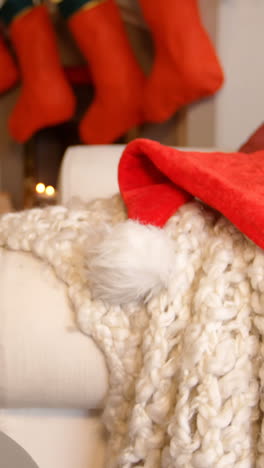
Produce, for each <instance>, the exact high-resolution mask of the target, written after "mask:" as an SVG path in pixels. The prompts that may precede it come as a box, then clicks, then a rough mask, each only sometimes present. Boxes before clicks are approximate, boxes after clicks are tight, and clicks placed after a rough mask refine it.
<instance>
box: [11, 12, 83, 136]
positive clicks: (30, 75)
mask: <svg viewBox="0 0 264 468" xmlns="http://www.w3.org/2000/svg"><path fill="white" fill-rule="evenodd" d="M10 37H11V40H12V43H13V45H14V48H15V51H16V54H17V57H18V60H19V64H20V70H21V76H22V85H23V86H22V91H21V95H20V96H19V99H18V102H17V103H16V106H15V108H14V110H13V112H12V114H11V117H10V119H9V130H10V133H11V135H12V136H13V138H14V139H15V140H17V141H18V142H24V141H26V140H27V139H28V138H30V137H31V136H32V135H33V134H34V133H35V132H36V131H37V130H39V129H41V128H43V127H47V126H50V125H55V124H58V123H61V122H64V121H67V120H68V119H70V118H71V117H72V115H73V113H74V109H75V97H74V95H73V92H72V90H71V88H70V85H69V83H68V81H67V79H66V77H65V75H64V72H63V69H62V66H61V64H60V59H59V54H58V50H57V45H56V37H55V33H54V31H53V28H52V24H51V21H50V17H49V13H48V11H47V9H46V7H44V6H40V7H35V8H32V9H31V10H29V11H28V12H26V13H25V14H23V15H20V16H18V17H17V18H15V19H14V21H13V22H12V23H11V27H10Z"/></svg>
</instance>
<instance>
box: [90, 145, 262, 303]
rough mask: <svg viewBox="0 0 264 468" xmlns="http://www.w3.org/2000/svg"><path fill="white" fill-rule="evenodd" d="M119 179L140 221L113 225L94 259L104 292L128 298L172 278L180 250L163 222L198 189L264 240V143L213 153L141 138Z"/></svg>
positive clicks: (96, 282)
mask: <svg viewBox="0 0 264 468" xmlns="http://www.w3.org/2000/svg"><path fill="white" fill-rule="evenodd" d="M253 140H254V138H253ZM258 141H259V140H258ZM256 146H257V147H258V144H256ZM118 179H119V187H120V192H121V195H122V197H123V200H124V202H125V205H126V208H127V213H128V217H129V218H130V220H134V223H133V222H132V221H129V222H128V223H125V225H122V226H117V227H116V228H114V229H113V231H112V232H111V233H110V234H108V235H107V236H106V238H104V240H103V242H101V243H100V245H99V247H98V249H97V251H96V254H97V255H96V256H95V257H94V258H93V261H92V262H91V265H92V267H91V278H92V282H93V284H94V285H96V287H95V290H96V292H97V296H98V297H100V298H101V299H105V300H107V301H111V302H118V303H120V302H129V301H130V300H132V299H133V298H134V299H142V298H143V297H150V296H151V295H152V294H154V293H156V292H157V291H158V290H160V289H161V288H162V287H163V286H164V285H165V286H166V283H167V281H168V278H169V276H170V272H171V269H172V265H171V262H172V260H171V259H173V251H172V247H171V245H170V242H169V239H168V238H167V237H166V235H165V233H164V230H163V229H161V228H162V227H163V226H164V224H165V223H166V221H167V220H168V219H169V218H170V217H171V216H172V215H173V214H174V213H175V212H176V211H177V210H178V209H179V208H180V207H181V206H182V205H183V204H185V203H187V202H189V201H190V200H192V199H193V198H194V197H196V198H198V199H200V200H201V201H203V202H204V203H206V204H207V205H209V206H210V207H212V208H214V209H216V210H218V211H219V212H220V213H222V214H223V215H224V216H225V217H226V218H227V219H229V220H230V221H231V222H232V223H233V224H234V225H235V226H236V227H237V228H238V229H239V230H240V231H241V232H243V233H244V234H245V235H246V236H247V237H248V238H249V239H251V240H252V241H253V242H255V243H256V244H257V245H258V246H259V247H261V248H264V185H263V181H264V146H263V149H262V150H260V151H257V152H254V153H249V154H246V153H243V152H237V153H220V152H214V153H206V152H193V151H178V150H176V149H173V148H171V147H168V146H164V145H161V144H159V143H157V142H154V141H150V140H146V139H137V140H135V141H133V142H131V143H130V144H128V145H127V147H126V149H125V151H124V153H123V155H122V157H121V160H120V163H119V173H118ZM139 226H140V228H139ZM153 226H156V228H158V229H157V231H153V229H154V228H153ZM150 259H151V267H150ZM144 278H145V279H146V281H145V279H144Z"/></svg>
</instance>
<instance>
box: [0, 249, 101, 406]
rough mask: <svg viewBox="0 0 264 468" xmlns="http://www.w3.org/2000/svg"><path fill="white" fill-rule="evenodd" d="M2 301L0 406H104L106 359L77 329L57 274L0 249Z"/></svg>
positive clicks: (33, 259)
mask: <svg viewBox="0 0 264 468" xmlns="http://www.w3.org/2000/svg"><path fill="white" fill-rule="evenodd" d="M0 298H1V299H0V337H1V346H0V365H1V384H0V406H1V407H22V408H23V407H56V408H60V407H68V408H86V409H90V408H98V407H102V403H103V399H104V397H105V394H106V391H107V369H106V366H105V361H104V357H103V355H102V353H101V352H100V351H99V349H98V348H97V346H96V345H95V343H94V342H93V340H92V339H90V338H89V337H87V336H85V335H83V334H82V333H81V332H80V331H79V329H77V327H76V325H75V323H74V316H73V311H72V309H71V306H70V303H69V301H68V298H67V293H66V288H65V286H64V284H63V283H62V282H61V281H59V280H58V279H57V278H56V277H55V274H54V272H53V270H52V269H51V268H50V267H49V266H48V265H45V264H43V263H42V262H40V261H38V260H37V259H35V258H33V257H32V256H31V255H30V254H26V253H25V254H23V253H18V252H9V251H6V250H3V249H0Z"/></svg>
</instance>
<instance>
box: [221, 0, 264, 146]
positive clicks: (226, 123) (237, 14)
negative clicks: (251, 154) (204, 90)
mask: <svg viewBox="0 0 264 468" xmlns="http://www.w3.org/2000/svg"><path fill="white" fill-rule="evenodd" d="M219 3H220V6H219V12H218V14H219V16H218V38H217V43H218V51H219V55H220V57H221V59H222V62H223V65H224V68H225V73H226V85H225V87H224V89H223V90H222V91H221V92H220V94H219V95H218V96H217V98H216V132H215V141H216V144H217V145H218V144H219V145H220V144H221V145H224V146H230V145H231V146H234V147H235V148H236V147H238V146H239V145H240V144H241V142H242V141H244V140H245V139H246V138H247V137H248V136H249V135H250V133H252V132H253V131H254V130H255V129H256V127H257V126H258V125H260V123H261V122H262V121H264V54H263V48H264V1H263V0H220V2H219Z"/></svg>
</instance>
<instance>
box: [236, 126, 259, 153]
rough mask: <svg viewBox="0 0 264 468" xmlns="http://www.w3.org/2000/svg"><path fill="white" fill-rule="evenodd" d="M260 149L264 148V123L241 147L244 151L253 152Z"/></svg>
mask: <svg viewBox="0 0 264 468" xmlns="http://www.w3.org/2000/svg"><path fill="white" fill-rule="evenodd" d="M259 150H264V123H263V124H262V125H260V127H258V129H257V130H256V131H255V132H254V133H253V135H251V136H250V138H249V139H248V140H247V141H246V142H245V143H244V144H243V145H242V146H241V147H240V148H239V151H241V152H242V153H253V152H254V151H259Z"/></svg>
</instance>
